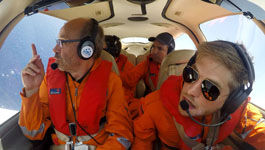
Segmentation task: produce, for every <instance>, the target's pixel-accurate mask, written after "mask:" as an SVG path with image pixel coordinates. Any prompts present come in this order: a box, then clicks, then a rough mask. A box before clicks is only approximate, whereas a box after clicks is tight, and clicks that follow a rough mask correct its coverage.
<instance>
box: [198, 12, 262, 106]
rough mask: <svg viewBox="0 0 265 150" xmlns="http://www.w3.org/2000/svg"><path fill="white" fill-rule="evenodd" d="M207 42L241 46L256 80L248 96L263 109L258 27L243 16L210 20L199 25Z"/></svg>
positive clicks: (260, 49) (260, 41)
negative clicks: (244, 50)
mask: <svg viewBox="0 0 265 150" xmlns="http://www.w3.org/2000/svg"><path fill="white" fill-rule="evenodd" d="M200 28H201V30H202V32H203V34H204V35H205V37H206V39H207V41H213V40H227V41H231V42H237V43H240V44H243V45H244V46H245V47H246V49H247V50H248V52H249V53H250V55H251V56H252V57H253V62H254V67H255V76H256V78H255V79H256V80H255V82H254V85H253V91H252V93H251V94H250V97H251V102H252V103H254V104H256V105H258V106H260V107H262V108H263V109H265V101H264V93H263V92H264V83H265V78H264V76H265V69H264V66H265V61H264V56H265V51H264V49H265V44H264V41H265V36H264V33H263V32H262V31H261V30H260V28H258V26H257V25H256V24H255V23H254V22H253V21H252V20H251V19H248V18H246V17H245V16H243V15H234V16H227V17H222V18H219V19H215V20H211V21H208V22H205V23H203V24H201V25H200Z"/></svg>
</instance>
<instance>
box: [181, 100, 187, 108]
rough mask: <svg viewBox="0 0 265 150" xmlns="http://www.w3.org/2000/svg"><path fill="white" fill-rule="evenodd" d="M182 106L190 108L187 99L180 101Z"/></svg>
mask: <svg viewBox="0 0 265 150" xmlns="http://www.w3.org/2000/svg"><path fill="white" fill-rule="evenodd" d="M180 107H181V108H182V109H183V110H188V109H189V104H188V102H187V101H186V100H182V101H181V102H180Z"/></svg>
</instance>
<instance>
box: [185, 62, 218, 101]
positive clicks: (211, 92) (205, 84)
mask: <svg viewBox="0 0 265 150" xmlns="http://www.w3.org/2000/svg"><path fill="white" fill-rule="evenodd" d="M182 76H183V80H184V82H187V83H191V82H194V81H196V80H198V78H199V74H198V72H197V71H196V70H194V69H193V68H192V67H191V66H186V67H185V68H184V70H183V74H182ZM201 89H202V94H203V96H204V97H205V98H206V99H207V100H209V101H215V100H216V99H217V98H218V96H219V95H220V90H219V89H218V88H217V86H216V85H215V84H214V83H212V82H211V81H209V80H207V79H205V80H203V81H202V85H201Z"/></svg>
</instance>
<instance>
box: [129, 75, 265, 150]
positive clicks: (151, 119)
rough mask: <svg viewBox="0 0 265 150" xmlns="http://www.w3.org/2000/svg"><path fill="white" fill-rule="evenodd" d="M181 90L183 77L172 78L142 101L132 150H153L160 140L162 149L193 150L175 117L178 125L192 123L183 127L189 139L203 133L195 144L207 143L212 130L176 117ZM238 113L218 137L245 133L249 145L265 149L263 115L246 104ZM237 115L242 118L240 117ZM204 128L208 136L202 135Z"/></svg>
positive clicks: (188, 119)
mask: <svg viewBox="0 0 265 150" xmlns="http://www.w3.org/2000/svg"><path fill="white" fill-rule="evenodd" d="M164 85H171V86H164ZM165 87H166V88H165ZM164 88H165V89H164ZM181 89H182V77H180V76H179V77H176V76H171V77H169V78H168V79H167V80H166V81H165V82H164V83H163V85H162V87H161V89H160V90H158V91H155V92H153V93H151V94H149V95H147V96H146V97H145V98H144V99H141V106H140V108H139V112H140V113H141V114H140V115H139V116H138V117H137V118H136V119H135V120H134V134H135V141H134V143H133V145H132V150H152V149H153V144H154V142H155V141H156V140H157V139H159V140H160V142H161V145H162V146H161V149H163V150H166V149H191V148H189V147H188V146H187V145H186V144H185V143H184V142H183V140H182V138H181V137H180V134H179V132H178V130H177V128H176V126H175V123H174V119H173V117H174V118H175V120H176V122H180V120H182V121H184V122H183V125H184V124H187V123H188V122H190V124H189V126H183V127H184V130H185V132H186V135H188V133H189V132H190V133H189V134H192V133H193V132H197V133H200V136H199V138H198V139H195V140H200V142H201V141H204V140H205V139H206V137H207V134H208V131H209V128H208V127H203V126H200V125H197V124H196V123H194V122H192V120H191V119H190V118H189V117H184V116H179V117H180V118H177V117H176V116H177V115H176V114H177V113H178V102H179V95H180V92H181ZM163 92H164V94H163ZM165 93H166V94H165ZM162 95H163V96H162ZM164 97H167V98H168V100H169V101H164V100H165V99H164ZM238 110H240V111H238ZM236 112H237V113H233V114H231V116H232V119H231V120H229V121H227V122H226V123H225V124H223V125H222V126H223V127H224V128H225V129H226V130H222V126H220V130H221V131H222V132H219V133H220V134H219V135H218V138H219V137H220V136H221V135H224V134H227V133H226V132H225V131H227V130H231V131H234V132H236V133H243V130H244V133H246V132H249V134H247V136H246V138H244V139H243V140H244V141H245V142H247V143H248V144H251V145H252V146H254V147H255V148H256V149H264V148H265V124H264V123H262V122H259V121H260V120H261V119H262V114H261V113H260V112H259V110H258V109H257V108H256V107H255V106H253V105H252V104H250V103H248V102H245V104H244V105H243V104H242V105H241V106H240V107H239V108H238V109H237V110H236ZM238 112H239V113H238ZM179 114H180V113H179ZM234 114H236V115H237V114H239V115H238V116H236V115H234ZM211 117H212V116H206V122H205V123H206V124H209V123H210V121H211ZM233 120H238V121H233ZM186 122H187V123H186ZM229 122H232V123H235V127H234V128H232V129H230V128H231V127H230V126H227V124H229ZM230 124H231V123H230ZM194 127H198V128H197V130H194V131H191V130H192V129H194ZM203 128H204V134H203V135H201V133H202V130H203ZM224 128H223V129H224ZM228 134H230V133H228ZM189 137H190V136H189ZM201 137H202V138H201ZM223 138H224V137H223ZM225 138H226V137H225ZM221 142H222V141H221ZM215 144H217V143H215ZM214 146H215V145H214ZM223 149H232V147H231V146H228V145H226V146H224V147H223Z"/></svg>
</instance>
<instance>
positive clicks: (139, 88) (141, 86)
mask: <svg viewBox="0 0 265 150" xmlns="http://www.w3.org/2000/svg"><path fill="white" fill-rule="evenodd" d="M149 54H150V51H147V52H146V53H145V54H143V55H139V56H137V58H136V63H137V64H139V63H140V62H142V61H144V60H145V59H146V57H147V56H148V55H149ZM145 89H146V85H145V83H144V80H143V79H142V80H140V81H139V82H138V83H137V85H136V94H135V95H136V98H141V97H143V96H144V92H145Z"/></svg>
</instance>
